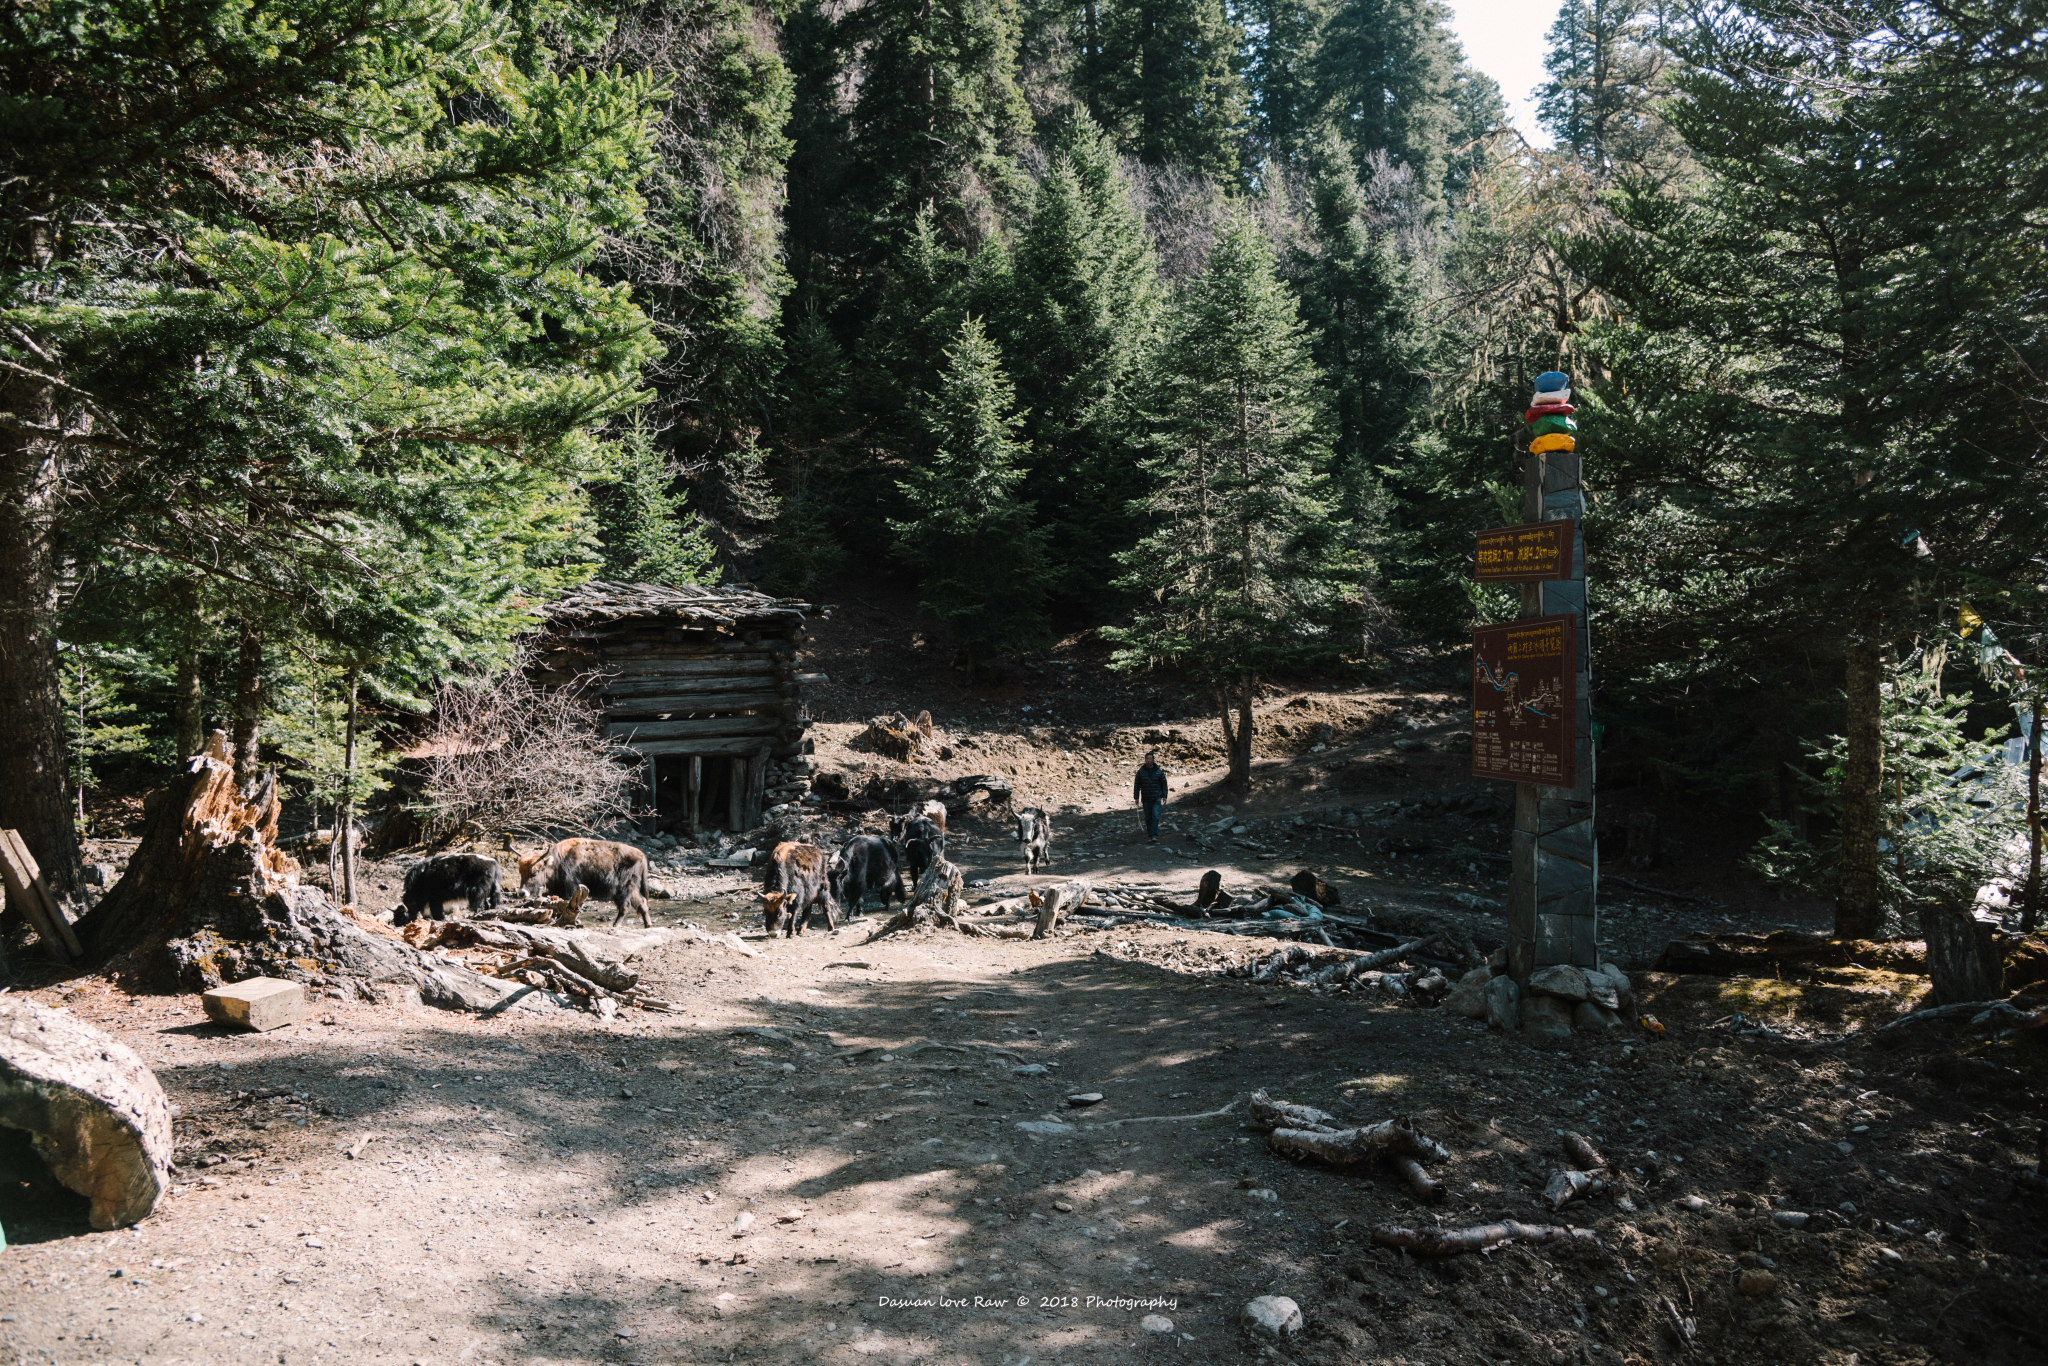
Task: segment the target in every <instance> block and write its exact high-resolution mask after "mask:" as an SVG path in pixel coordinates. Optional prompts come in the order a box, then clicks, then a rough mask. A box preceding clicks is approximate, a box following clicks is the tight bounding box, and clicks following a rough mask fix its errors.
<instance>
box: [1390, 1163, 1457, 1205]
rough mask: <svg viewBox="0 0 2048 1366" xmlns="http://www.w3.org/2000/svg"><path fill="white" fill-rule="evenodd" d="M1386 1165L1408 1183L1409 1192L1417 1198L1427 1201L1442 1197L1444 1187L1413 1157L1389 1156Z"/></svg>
mask: <svg viewBox="0 0 2048 1366" xmlns="http://www.w3.org/2000/svg"><path fill="white" fill-rule="evenodd" d="M1388 1165H1389V1166H1391V1167H1392V1168H1393V1169H1394V1171H1395V1172H1396V1173H1397V1174H1398V1175H1399V1176H1400V1178H1401V1179H1402V1180H1403V1181H1405V1182H1406V1183H1407V1184H1408V1192H1409V1194H1411V1195H1413V1196H1414V1197H1415V1198H1416V1199H1417V1200H1421V1201H1424V1202H1428V1201H1433V1200H1441V1199H1443V1198H1444V1188H1443V1187H1442V1186H1440V1185H1438V1184H1437V1182H1436V1178H1435V1177H1433V1176H1431V1175H1430V1174H1429V1172H1428V1170H1427V1169H1425V1168H1424V1167H1423V1165H1422V1164H1421V1163H1420V1162H1418V1161H1416V1160H1415V1159H1414V1158H1412V1157H1395V1158H1390V1159H1389V1160H1388Z"/></svg>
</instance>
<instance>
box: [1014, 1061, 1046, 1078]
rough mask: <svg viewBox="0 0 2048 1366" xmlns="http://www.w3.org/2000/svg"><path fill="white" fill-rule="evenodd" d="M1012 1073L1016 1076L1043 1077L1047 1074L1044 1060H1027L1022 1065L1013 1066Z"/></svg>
mask: <svg viewBox="0 0 2048 1366" xmlns="http://www.w3.org/2000/svg"><path fill="white" fill-rule="evenodd" d="M1010 1075H1011V1076H1015V1077H1042V1076H1044V1075H1045V1064H1044V1063H1042V1062H1027V1063H1025V1064H1024V1065H1023V1066H1022V1067H1013V1068H1011V1069H1010Z"/></svg>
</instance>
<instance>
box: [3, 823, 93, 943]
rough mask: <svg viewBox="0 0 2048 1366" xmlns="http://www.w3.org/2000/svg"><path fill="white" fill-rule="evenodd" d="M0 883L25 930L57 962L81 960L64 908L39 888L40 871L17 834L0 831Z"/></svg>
mask: <svg viewBox="0 0 2048 1366" xmlns="http://www.w3.org/2000/svg"><path fill="white" fill-rule="evenodd" d="M0 880H4V881H5V882H6V884H7V897H8V900H10V901H12V902H13V903H14V904H15V905H16V906H17V907H19V908H20V909H21V913H22V915H23V916H25V917H26V918H27V919H28V923H29V926H30V927H31V928H32V929H34V930H35V932H36V934H37V935H38V936H40V937H41V938H42V941H43V942H44V943H45V944H48V945H49V946H50V947H51V949H53V950H54V951H55V952H56V954H57V956H58V957H59V958H62V959H65V960H66V961H70V960H71V959H76V958H83V957H85V949H84V948H83V947H82V946H81V945H80V944H79V942H78V935H77V934H76V933H75V932H74V931H73V930H72V928H71V921H70V920H69V919H67V918H66V917H65V914H64V908H63V907H62V906H59V905H58V904H57V899H56V898H55V897H53V896H51V895H50V889H49V888H48V887H47V886H45V885H44V884H43V870H42V869H41V868H39V867H37V866H36V859H35V855H33V854H31V853H29V851H28V845H27V843H26V842H25V841H23V839H22V838H21V832H20V831H18V830H0Z"/></svg>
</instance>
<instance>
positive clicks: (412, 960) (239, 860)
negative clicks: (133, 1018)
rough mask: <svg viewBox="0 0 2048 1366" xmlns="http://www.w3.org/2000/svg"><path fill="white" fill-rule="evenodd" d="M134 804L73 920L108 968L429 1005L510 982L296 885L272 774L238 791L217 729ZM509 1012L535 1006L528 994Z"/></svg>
mask: <svg viewBox="0 0 2048 1366" xmlns="http://www.w3.org/2000/svg"><path fill="white" fill-rule="evenodd" d="M144 812H145V821H146V824H145V825H144V828H143V835H142V843H141V844H140V845H139V846H138V847H137V848H136V851H135V854H134V857H132V858H131V859H130V860H129V861H128V871H127V872H126V873H125V874H123V876H122V878H121V880H120V881H119V882H118V883H116V884H115V885H114V887H113V889H112V890H111V891H109V892H108V893H107V895H106V896H105V897H104V898H102V899H101V901H100V904H99V905H98V906H96V907H94V908H93V909H92V910H91V911H90V912H88V913H87V914H86V915H85V916H83V917H82V918H80V920H79V922H78V924H77V926H76V928H77V931H78V937H79V938H80V940H82V941H83V942H84V945H85V949H86V956H87V958H88V960H90V961H92V962H93V963H95V964H99V965H104V966H105V967H106V968H108V969H109V970H111V972H112V973H113V974H114V975H115V976H116V977H119V978H123V979H126V980H129V981H132V982H136V983H140V984H152V985H154V984H166V983H174V984H176V985H177V986H180V987H182V988H184V989H185V990H187V991H210V990H212V989H213V988H215V987H218V986H221V985H223V984H224V983H228V982H239V981H242V980H244V979H245V978H249V977H278V978H283V979H285V980H287V981H293V982H299V983H302V984H304V985H306V986H309V987H324V986H332V985H337V984H339V983H342V982H351V983H353V984H355V985H356V986H357V988H358V992H359V994H360V995H363V996H365V997H369V998H372V999H376V998H379V997H380V996H381V994H382V993H380V992H379V991H378V990H377V988H378V987H379V986H384V985H396V986H400V987H404V988H411V989H414V990H417V991H418V992H419V997H420V1000H421V1001H422V1002H423V1003H424V1004H427V1005H431V1006H439V1007H442V1008H444V1009H449V1010H477V1011H482V1010H489V1009H492V1008H493V1007H495V1006H497V1005H499V1004H500V1003H502V1002H503V1001H504V1000H505V998H506V997H508V996H510V995H512V994H514V993H515V992H516V991H517V988H516V987H514V986H513V985H512V984H511V983H507V982H499V981H495V980H493V979H491V978H487V977H482V976H479V975H478V974H476V973H474V972H471V971H469V970H468V969H467V968H464V967H461V966H459V965H457V964H455V963H451V962H449V961H447V960H445V959H441V958H436V957H433V956H432V955H430V954H426V953H423V952H421V951H420V950H418V949H416V948H414V947H412V946H411V945H409V944H407V943H405V942H404V940H403V939H401V938H400V937H399V936H398V935H397V934H396V933H395V932H392V931H389V930H386V929H385V928H384V927H383V926H381V925H376V924H375V923H374V922H369V923H368V924H367V926H366V925H365V924H358V923H357V922H356V921H354V920H352V919H350V918H349V917H348V916H346V915H344V914H343V913H342V912H341V911H340V910H338V909H337V908H336V907H335V906H334V904H333V903H332V902H331V901H329V900H328V898H327V896H326V894H325V893H323V892H321V891H320V890H319V889H318V888H316V887H309V886H307V885H305V884H304V883H302V882H300V881H299V865H298V863H297V862H296V861H295V860H294V859H293V858H292V857H291V855H289V854H287V853H285V852H284V851H283V850H281V849H279V848H278V847H277V842H276V841H277V817H278V799H277V792H276V781H275V778H274V776H269V775H266V777H265V778H264V780H263V781H262V782H260V783H259V784H258V785H257V788H256V790H255V792H253V793H251V794H249V795H247V796H245V795H244V794H243V793H242V791H241V789H239V788H238V787H237V786H236V785H235V773H234V760H233V757H232V754H231V752H230V749H229V746H228V738H227V736H226V734H225V733H224V732H221V731H215V732H214V733H213V735H212V737H211V738H210V739H209V740H208V741H207V747H206V750H205V752H204V753H202V754H199V755H197V756H195V757H194V758H193V760H192V762H191V764H190V765H189V766H188V767H187V769H186V772H185V774H184V775H183V777H182V779H181V780H180V781H179V782H177V783H175V784H173V785H172V786H171V787H170V788H168V789H166V790H165V791H163V792H160V793H158V794H156V796H155V797H153V798H152V799H151V800H150V802H149V803H148V805H147V806H145V808H144ZM519 1008H521V1009H540V1008H543V1003H542V1002H540V1001H538V1000H536V999H535V998H534V997H531V996H529V997H525V998H522V999H521V1001H520V1002H519Z"/></svg>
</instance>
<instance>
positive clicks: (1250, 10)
mask: <svg viewBox="0 0 2048 1366" xmlns="http://www.w3.org/2000/svg"><path fill="white" fill-rule="evenodd" d="M1329 11H1330V4H1329V0H1250V3H1248V4H1245V5H1243V6H1241V7H1240V8H1239V10H1238V16H1239V18H1238V22H1239V23H1240V24H1242V25H1243V27H1244V60H1243V63H1242V65H1243V69H1244V80H1245V89H1246V92H1247V94H1248V97H1249V98H1248V103H1249V106H1250V122H1251V143H1252V145H1253V146H1254V147H1255V148H1256V157H1255V160H1257V161H1266V160H1272V161H1277V162H1280V163H1282V164H1287V163H1291V162H1293V161H1295V160H1296V159H1297V158H1299V157H1301V156H1303V155H1304V154H1306V153H1308V152H1309V151H1311V150H1313V148H1314V144H1315V135H1316V126H1317V121H1318V119H1319V117H1320V106H1321V103H1322V96H1321V91H1320V90H1319V88H1318V85H1317V79H1316V77H1317V69H1318V63H1319V59H1320V56H1321V53H1322V44H1323V25H1324V24H1325V23H1327V22H1328V20H1329Z"/></svg>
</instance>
